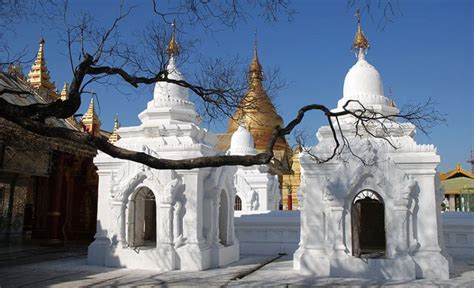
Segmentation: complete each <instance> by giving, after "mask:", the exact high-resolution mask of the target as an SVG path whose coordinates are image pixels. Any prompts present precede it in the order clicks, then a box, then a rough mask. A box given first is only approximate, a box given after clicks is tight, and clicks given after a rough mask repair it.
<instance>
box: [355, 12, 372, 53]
mask: <svg viewBox="0 0 474 288" xmlns="http://www.w3.org/2000/svg"><path fill="white" fill-rule="evenodd" d="M355 15H356V17H357V32H356V35H355V37H354V43H352V48H353V49H368V48H369V47H370V44H369V41H367V38H366V37H365V35H364V32H363V31H362V28H361V25H360V11H359V9H357V11H356V14H355Z"/></svg>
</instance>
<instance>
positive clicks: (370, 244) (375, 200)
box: [351, 190, 386, 258]
mask: <svg viewBox="0 0 474 288" xmlns="http://www.w3.org/2000/svg"><path fill="white" fill-rule="evenodd" d="M351 216H352V217H351V218H352V221H351V222H352V254H353V255H354V256H356V257H362V258H377V257H383V256H385V251H386V240H385V213H384V204H383V201H382V198H381V197H380V195H378V194H377V193H375V192H373V191H370V190H364V191H361V192H360V193H358V194H357V195H356V196H355V197H354V201H352V207H351Z"/></svg>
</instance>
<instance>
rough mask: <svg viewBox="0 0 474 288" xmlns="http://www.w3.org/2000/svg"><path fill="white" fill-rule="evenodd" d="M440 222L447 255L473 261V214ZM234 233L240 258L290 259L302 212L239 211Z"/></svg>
mask: <svg viewBox="0 0 474 288" xmlns="http://www.w3.org/2000/svg"><path fill="white" fill-rule="evenodd" d="M441 220H442V224H443V233H444V240H445V243H446V250H447V252H448V254H449V255H450V256H451V257H453V258H454V259H455V260H456V259H474V213H463V212H446V213H443V214H442V215H441ZM235 233H236V236H237V239H238V240H239V243H240V254H241V255H249V254H254V255H277V254H278V253H286V254H288V255H290V254H292V253H294V252H295V250H296V249H297V248H298V242H299V240H300V236H299V235H300V234H299V233H300V212H299V211H254V212H250V211H246V212H241V211H236V212H235ZM295 233H296V234H295Z"/></svg>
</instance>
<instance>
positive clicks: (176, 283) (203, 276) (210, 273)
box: [0, 247, 474, 288]
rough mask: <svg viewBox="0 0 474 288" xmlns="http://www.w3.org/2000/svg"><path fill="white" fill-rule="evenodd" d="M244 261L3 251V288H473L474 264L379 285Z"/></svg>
mask: <svg viewBox="0 0 474 288" xmlns="http://www.w3.org/2000/svg"><path fill="white" fill-rule="evenodd" d="M272 258H274V257H270V256H244V257H242V259H241V260H240V261H238V262H236V263H233V264H231V265H229V266H228V267H224V268H220V269H214V270H207V271H201V272H183V271H171V272H155V271H150V270H135V269H116V268H105V267H97V266H89V265H86V249H85V248H84V247H76V248H59V249H58V248H47V247H23V248H11V247H10V248H8V247H7V248H6V247H0V287H2V288H3V287H84V286H109V287H110V286H127V287H130V286H134V287H135V286H145V287H150V286H158V287H190V286H202V287H226V286H229V287H274V286H280V287H303V286H330V287H332V286H338V287H367V286H390V287H451V286H452V287H474V259H472V260H469V261H464V262H461V261H459V262H455V269H454V271H452V272H453V273H452V275H451V279H449V280H446V281H428V280H423V279H421V280H415V281H408V282H390V281H389V282H380V281H370V280H366V279H342V278H314V277H303V276H301V275H298V274H297V273H296V272H295V271H293V270H292V261H291V257H289V256H284V257H282V258H279V259H277V260H275V261H273V262H270V263H269V264H267V265H265V266H263V267H260V269H258V270H256V271H254V272H253V273H250V274H248V275H246V276H245V277H243V278H242V279H239V280H236V279H235V278H236V277H238V276H239V275H240V276H241V275H244V274H247V273H248V272H250V271H252V270H255V269H256V268H258V267H259V266H261V264H263V263H265V262H267V261H269V260H271V259H272Z"/></svg>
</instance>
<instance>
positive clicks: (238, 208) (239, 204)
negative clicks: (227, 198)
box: [234, 195, 242, 211]
mask: <svg viewBox="0 0 474 288" xmlns="http://www.w3.org/2000/svg"><path fill="white" fill-rule="evenodd" d="M234 210H235V211H241V210H242V199H240V197H239V196H237V195H235V204H234Z"/></svg>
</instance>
